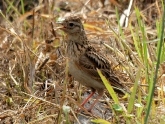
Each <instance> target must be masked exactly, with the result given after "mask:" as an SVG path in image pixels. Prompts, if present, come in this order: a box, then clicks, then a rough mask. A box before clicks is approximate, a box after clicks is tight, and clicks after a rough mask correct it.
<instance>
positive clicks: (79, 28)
mask: <svg viewBox="0 0 165 124" xmlns="http://www.w3.org/2000/svg"><path fill="white" fill-rule="evenodd" d="M61 25H62V27H61V28H60V29H61V30H63V31H64V32H65V33H66V34H69V35H75V34H76V35H77V34H80V35H81V33H84V27H83V24H82V22H81V19H80V17H77V16H71V17H68V18H66V19H65V20H64V21H62V22H61Z"/></svg>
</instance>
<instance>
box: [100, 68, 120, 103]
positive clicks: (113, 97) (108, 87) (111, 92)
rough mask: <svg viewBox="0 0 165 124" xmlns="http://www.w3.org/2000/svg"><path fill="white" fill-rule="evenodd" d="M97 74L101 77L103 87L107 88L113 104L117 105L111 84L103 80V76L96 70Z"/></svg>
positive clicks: (116, 98)
mask: <svg viewBox="0 0 165 124" xmlns="http://www.w3.org/2000/svg"><path fill="white" fill-rule="evenodd" d="M97 72H98V74H99V76H100V77H101V80H102V81H103V83H104V85H105V87H106V88H107V90H108V92H109V94H110V95H111V97H112V99H113V100H114V102H115V104H119V100H118V97H117V95H116V93H115V91H114V90H113V88H112V86H111V84H110V83H109V81H108V80H107V79H106V78H105V76H103V74H102V73H101V71H100V70H99V69H97Z"/></svg>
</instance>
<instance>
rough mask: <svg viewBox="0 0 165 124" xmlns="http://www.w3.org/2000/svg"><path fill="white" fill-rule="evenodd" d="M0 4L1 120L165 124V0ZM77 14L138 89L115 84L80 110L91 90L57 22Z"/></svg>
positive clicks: (9, 0) (9, 123)
mask: <svg viewBox="0 0 165 124" xmlns="http://www.w3.org/2000/svg"><path fill="white" fill-rule="evenodd" d="M0 9H1V11H0V54H1V55H0V124H13V123H14V124H34V123H35V124H45V123H47V124H72V123H74V124H93V123H98V124H125V123H127V124H130V123H136V124H143V123H149V124H164V123H165V114H164V113H165V101H164V95H165V94H164V93H165V88H164V85H165V84H164V82H165V44H164V36H163V34H164V18H163V16H164V13H163V10H164V1H163V0H162V1H161V0H140V1H139V0H130V1H128V0H1V1H0ZM73 15H78V16H80V17H81V18H82V21H83V24H84V27H85V30H86V32H87V35H88V39H89V40H90V42H91V43H92V45H93V46H94V47H95V48H96V49H97V50H98V51H99V52H101V53H102V54H104V55H105V56H106V57H107V58H108V59H109V61H110V62H111V64H112V68H113V70H114V72H115V73H116V74H117V75H118V77H119V78H120V80H121V81H122V82H123V83H124V85H125V86H126V87H127V88H129V89H130V90H131V91H132V93H131V94H130V95H125V96H124V97H123V96H116V95H117V94H115V95H112V94H111V91H109V88H108V92H107V90H106V91H105V94H104V96H103V98H102V99H101V100H100V101H99V103H98V104H97V105H96V106H95V108H94V109H93V111H92V113H89V112H87V111H86V110H84V112H81V111H79V110H78V108H79V107H80V103H81V101H82V100H83V99H84V98H85V97H87V95H88V94H89V93H90V89H89V88H86V87H84V86H82V85H80V84H79V83H78V82H76V81H74V79H73V78H72V77H71V76H70V75H69V74H68V72H67V59H69V58H67V57H66V56H65V49H66V42H65V37H66V35H65V34H64V33H63V32H62V31H60V30H58V27H59V26H60V25H58V24H57V23H56V22H58V21H61V20H62V19H64V18H65V17H67V16H73ZM162 20H163V21H162ZM100 76H102V75H101V74H100ZM103 78H104V77H103ZM103 81H104V82H105V83H106V79H103ZM96 95H97V94H96ZM152 97H153V98H152ZM94 99H95V96H94V97H93V98H92V99H90V101H89V103H88V104H87V105H86V106H85V108H87V107H88V106H89V105H90V104H91V103H92V102H93V100H94Z"/></svg>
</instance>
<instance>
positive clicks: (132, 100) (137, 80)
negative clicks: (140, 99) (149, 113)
mask: <svg viewBox="0 0 165 124" xmlns="http://www.w3.org/2000/svg"><path fill="white" fill-rule="evenodd" d="M140 72H141V69H139V70H138V72H137V76H136V79H135V83H134V87H133V92H132V93H131V96H130V100H129V103H128V109H127V111H128V113H129V114H130V113H131V112H132V110H133V106H134V102H135V98H136V91H137V88H138V82H139V79H140Z"/></svg>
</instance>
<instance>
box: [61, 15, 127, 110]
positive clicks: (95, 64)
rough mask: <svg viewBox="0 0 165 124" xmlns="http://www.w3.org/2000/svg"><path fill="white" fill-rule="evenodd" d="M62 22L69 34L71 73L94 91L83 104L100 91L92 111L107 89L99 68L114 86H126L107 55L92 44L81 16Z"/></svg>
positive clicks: (120, 87)
mask: <svg viewBox="0 0 165 124" xmlns="http://www.w3.org/2000/svg"><path fill="white" fill-rule="evenodd" d="M61 24H62V27H61V28H60V29H62V30H63V31H64V32H65V33H66V34H67V39H66V42H67V57H68V67H69V73H70V74H71V75H72V76H73V77H74V78H75V80H77V81H78V82H80V83H81V84H83V85H85V86H87V87H90V88H91V89H92V93H91V94H90V95H89V96H88V97H87V98H86V99H85V100H84V102H83V103H82V104H81V105H82V106H84V105H85V103H86V102H87V101H88V100H89V98H91V97H92V96H93V95H94V93H95V92H96V91H97V92H98V96H97V98H96V100H95V101H94V103H93V104H92V105H91V107H90V108H89V111H91V110H92V108H93V107H94V105H95V104H96V102H98V100H99V99H100V98H101V96H102V95H103V93H104V89H105V86H104V84H103V82H102V80H101V78H100V76H99V74H98V72H97V69H99V70H101V72H102V74H103V75H104V76H105V77H106V78H107V79H108V80H109V82H110V83H111V85H112V86H113V87H116V88H119V89H124V86H123V85H122V83H121V82H120V81H119V79H118V78H117V77H116V76H115V74H114V73H113V71H112V69H111V65H110V63H109V61H108V60H107V59H106V57H104V56H103V55H102V54H100V53H98V52H97V51H96V50H95V48H94V47H92V46H91V45H90V42H89V41H88V39H87V35H86V33H85V30H84V27H83V24H82V22H81V19H80V18H79V17H77V16H70V17H68V18H66V19H65V20H64V21H63V22H61Z"/></svg>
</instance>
